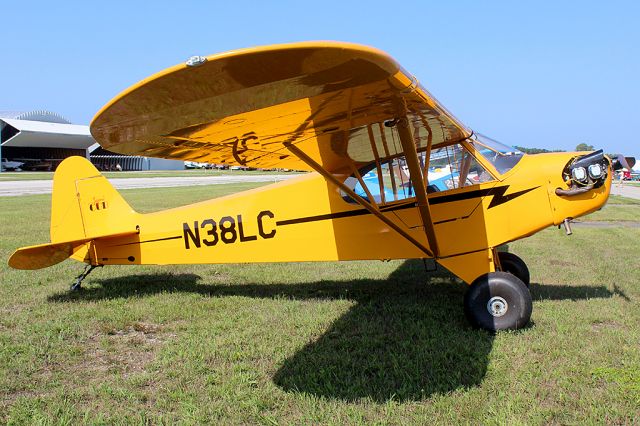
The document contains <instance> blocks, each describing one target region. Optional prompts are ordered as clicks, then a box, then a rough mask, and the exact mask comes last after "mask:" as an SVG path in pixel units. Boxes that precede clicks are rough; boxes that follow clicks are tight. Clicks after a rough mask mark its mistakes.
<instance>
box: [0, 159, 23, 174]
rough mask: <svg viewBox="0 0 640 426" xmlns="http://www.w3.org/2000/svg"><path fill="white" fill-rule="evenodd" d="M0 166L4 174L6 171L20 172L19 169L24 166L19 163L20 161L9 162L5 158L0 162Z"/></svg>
mask: <svg viewBox="0 0 640 426" xmlns="http://www.w3.org/2000/svg"><path fill="white" fill-rule="evenodd" d="M0 164H2V166H0V167H2V171H3V172H4V171H5V170H6V171H12V170H13V171H20V170H21V169H20V167H22V166H23V165H24V163H21V162H20V161H9V160H7V159H6V158H3V159H2V161H1V162H0Z"/></svg>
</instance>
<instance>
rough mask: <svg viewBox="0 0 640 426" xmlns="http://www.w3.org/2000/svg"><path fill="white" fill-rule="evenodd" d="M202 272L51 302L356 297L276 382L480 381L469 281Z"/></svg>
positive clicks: (542, 295) (319, 386) (383, 396)
mask: <svg viewBox="0 0 640 426" xmlns="http://www.w3.org/2000/svg"><path fill="white" fill-rule="evenodd" d="M200 278H201V277H200V276H198V275H195V274H175V275H174V274H158V275H130V276H125V277H121V278H112V279H106V280H92V283H94V284H95V283H97V284H98V286H92V287H89V288H85V289H84V290H83V291H82V292H80V293H60V294H57V295H52V296H51V297H50V298H49V301H51V302H69V301H74V300H82V301H86V300H102V299H113V298H119V297H122V298H128V297H142V296H145V295H152V294H156V293H161V292H169V293H171V292H189V293H199V294H203V295H207V296H214V297H224V296H245V297H255V298H288V299H294V300H307V299H349V300H354V301H356V302H357V304H356V305H355V306H354V307H352V308H351V309H350V310H349V311H348V312H347V313H346V314H344V315H343V316H342V317H340V318H339V319H337V320H336V321H335V322H334V323H333V324H332V325H331V326H330V327H329V328H328V329H327V330H326V332H325V333H324V334H323V335H322V336H321V337H320V338H319V339H317V340H316V341H313V342H310V343H308V344H307V345H305V346H304V347H303V348H301V349H300V350H299V351H298V352H297V353H295V354H294V355H293V356H291V357H289V358H288V359H286V360H285V361H284V363H283V364H282V365H281V367H280V368H279V370H278V371H277V372H276V373H275V375H274V377H273V380H274V382H275V383H276V385H278V386H279V387H281V388H282V389H284V390H286V391H292V392H304V393H309V394H312V395H317V396H322V397H327V398H336V399H341V400H346V401H354V400H357V399H360V398H371V399H372V400H374V401H377V402H384V401H388V400H392V399H393V400H397V401H406V400H419V399H422V398H425V397H428V396H430V395H432V394H443V393H447V392H451V391H455V390H457V389H465V388H471V387H474V386H478V385H479V384H480V383H481V382H482V380H483V378H484V376H485V374H486V370H487V364H488V359H489V353H490V351H491V348H492V343H493V339H494V336H493V335H491V334H490V333H487V332H484V331H481V330H474V329H472V328H471V327H470V326H469V325H468V323H467V322H466V320H465V318H464V315H463V313H462V299H463V294H464V290H465V287H466V286H464V285H462V284H452V283H451V281H454V280H455V279H454V277H453V276H452V275H451V274H450V273H449V272H448V271H446V270H444V269H442V268H439V269H438V271H436V272H430V273H427V272H425V269H424V266H423V264H422V262H420V261H412V260H409V261H406V262H404V263H403V264H402V265H401V266H400V267H399V268H398V269H397V270H396V271H394V272H393V273H392V274H391V275H390V277H389V278H388V279H387V280H368V279H361V280H354V281H319V282H314V283H300V284H242V285H224V284H220V285H209V284H198V281H199V280H200ZM613 294H614V292H611V291H610V290H608V289H607V288H606V287H592V286H562V285H540V284H533V285H532V295H533V298H534V300H540V299H544V300H565V299H569V300H578V299H587V298H597V297H611V296H612V295H613Z"/></svg>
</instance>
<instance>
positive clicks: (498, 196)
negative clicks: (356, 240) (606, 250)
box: [276, 185, 539, 226]
mask: <svg viewBox="0 0 640 426" xmlns="http://www.w3.org/2000/svg"><path fill="white" fill-rule="evenodd" d="M537 188H539V186H536V187H533V188H529V189H525V190H523V191H518V192H514V193H513V194H508V195H505V192H507V190H508V189H509V185H503V186H496V187H493V188H487V189H477V190H474V191H467V192H461V193H457V194H448V195H439V196H431V197H429V205H436V204H443V203H452V202H455V201H464V200H470V199H473V198H482V197H486V196H489V195H491V196H493V199H492V200H491V203H489V207H488V208H489V209H491V208H494V207H496V206H499V205H501V204H504V203H506V202H507V201H511V200H513V199H514V198H517V197H519V196H521V195H524V194H526V193H527V192H529V191H533V190H534V189H537ZM415 206H416V202H415V200H414V201H411V202H409V203H406V204H401V205H394V206H388V207H386V208H384V207H383V208H382V209H380V211H381V212H383V213H385V212H391V211H397V210H404V209H409V208H411V207H415ZM365 214H370V213H369V211H368V210H366V209H358V210H348V211H344V212H338V213H327V214H321V215H318V216H307V217H301V218H297V219H287V220H280V221H277V222H276V225H278V226H284V225H294V224H298V223H307V222H316V221H320V220H329V219H341V218H345V217H354V216H362V215H365ZM451 220H455V219H447V220H443V221H440V222H436V224H438V223H444V222H450V221H451Z"/></svg>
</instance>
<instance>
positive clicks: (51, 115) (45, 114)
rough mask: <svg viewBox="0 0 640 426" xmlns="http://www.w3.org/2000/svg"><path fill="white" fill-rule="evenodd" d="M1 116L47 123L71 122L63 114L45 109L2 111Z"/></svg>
mask: <svg viewBox="0 0 640 426" xmlns="http://www.w3.org/2000/svg"><path fill="white" fill-rule="evenodd" d="M0 118H10V119H15V120H31V121H44V122H46V123H60V124H71V122H70V121H69V120H67V119H66V118H64V117H63V116H62V115H60V114H58V113H55V112H51V111H47V110H44V109H41V110H33V111H0Z"/></svg>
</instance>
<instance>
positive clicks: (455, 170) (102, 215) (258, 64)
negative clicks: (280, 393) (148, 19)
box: [9, 42, 617, 330]
mask: <svg viewBox="0 0 640 426" xmlns="http://www.w3.org/2000/svg"><path fill="white" fill-rule="evenodd" d="M91 132H92V134H93V136H94V137H95V139H96V140H97V141H98V142H100V144H101V145H102V146H103V147H104V148H106V149H108V150H110V151H113V152H118V153H122V154H131V155H144V156H152V157H154V156H155V157H162V158H172V159H181V160H184V161H195V162H206V163H212V164H227V165H230V166H237V167H257V168H285V169H296V170H308V171H312V172H314V173H310V174H306V175H302V176H300V177H298V178H295V179H291V180H288V181H286V182H280V183H277V184H274V185H269V186H265V187H261V188H258V189H254V190H250V191H246V192H243V193H239V194H234V195H230V196H226V197H222V198H218V199H213V200H210V201H206V202H202V203H197V204H193V205H190V206H185V207H180V208H175V209H170V210H166V211H162V212H157V213H151V214H139V213H136V212H135V211H133V210H132V209H131V207H130V206H129V205H128V204H127V203H126V202H125V201H124V199H123V198H122V197H121V196H120V195H119V194H118V193H117V192H116V191H115V190H114V189H113V187H112V186H111V185H110V184H109V182H108V181H107V179H106V178H104V177H103V176H101V175H100V173H99V172H98V171H97V170H96V169H95V168H94V167H93V166H92V165H91V164H90V163H89V162H88V161H86V160H85V159H83V158H79V157H72V158H69V159H67V160H65V161H64V162H63V163H62V164H61V165H60V166H59V167H58V170H57V172H56V174H55V177H54V189H53V201H52V214H51V241H52V242H51V243H50V244H44V245H39V246H33V247H26V248H22V249H20V250H18V251H16V252H15V253H14V254H13V256H12V257H11V259H10V260H9V264H10V265H11V266H12V267H14V268H22V269H35V268H43V267H47V266H50V265H53V264H55V263H58V262H60V261H62V260H64V259H66V258H68V257H71V258H73V259H75V260H78V261H81V262H85V263H86V264H87V265H89V266H90V268H93V267H96V266H102V265H123V264H124V265H140V264H193V263H244V262H293V261H335V260H356V259H406V258H434V259H435V260H436V261H437V262H438V263H440V264H441V265H443V266H444V267H446V268H447V269H449V270H450V271H451V272H452V273H454V274H455V275H457V276H458V277H460V278H461V279H462V280H463V281H465V282H466V283H468V284H469V285H470V286H469V289H468V291H467V294H466V296H465V299H464V309H465V313H466V314H467V317H468V318H469V320H470V321H471V323H472V324H474V325H476V326H478V327H481V328H484V329H487V330H502V329H516V328H520V327H524V326H525V325H526V324H527V323H528V322H529V318H530V316H531V309H532V301H531V295H530V293H529V289H528V285H529V271H528V269H527V266H526V264H525V263H524V262H523V261H522V260H521V259H520V258H519V257H518V256H516V255H515V254H513V253H506V252H500V251H498V249H497V248H498V247H499V246H500V245H502V244H505V243H508V242H510V241H514V240H517V239H519V238H523V237H527V236H529V235H532V234H534V233H535V232H537V231H540V230H542V229H544V228H547V227H549V226H551V225H559V224H562V223H565V224H566V225H567V230H568V231H569V227H568V224H569V222H570V221H571V219H573V218H576V217H578V216H582V215H585V214H588V213H590V212H593V211H595V210H598V209H599V208H601V207H602V206H603V205H604V204H605V202H606V201H607V198H608V196H609V189H610V186H611V177H612V161H611V160H610V159H608V158H607V157H605V156H604V155H603V154H602V151H596V152H593V153H589V154H586V155H585V154H584V153H549V154H540V155H525V154H523V153H521V152H519V151H518V150H516V149H514V148H511V147H507V146H505V145H502V144H500V143H498V142H496V141H494V140H491V139H490V138H487V137H484V136H482V135H480V134H477V133H474V132H473V131H471V130H470V129H468V128H467V127H466V126H464V125H463V124H462V123H461V122H460V121H458V120H457V119H456V118H455V117H454V116H453V115H452V114H451V113H449V112H448V111H447V110H446V109H445V108H444V107H443V106H441V105H440V104H439V103H438V101H437V100H436V99H435V98H434V97H433V96H432V95H431V94H430V93H429V92H427V91H426V90H425V89H424V88H423V87H422V86H421V85H420V84H419V83H418V81H417V80H416V78H415V77H414V76H412V75H411V74H409V73H408V72H407V71H406V70H404V69H403V68H402V67H400V65H398V64H397V63H396V62H395V61H394V60H393V59H392V58H391V57H389V56H388V55H387V54H386V53H384V52H382V51H380V50H377V49H373V48H370V47H365V46H360V45H355V44H347V43H335V42H309V43H296V44H288V45H276V46H267V47H259V48H252V49H245V50H236V51H232V52H228V53H222V54H217V55H212V56H209V57H193V58H191V59H190V60H189V61H188V62H187V63H186V64H183V65H178V66H175V67H173V68H169V69H168V70H165V71H163V72H160V73H159V74H156V75H154V76H152V77H150V78H148V79H146V80H144V81H142V82H141V83H139V84H137V85H135V86H133V87H131V88H130V89H128V90H126V91H125V92H123V93H122V94H120V95H119V96H118V97H116V98H115V99H113V100H112V101H111V102H110V103H109V104H107V105H106V106H105V107H104V108H103V109H102V110H101V111H100V112H99V113H98V114H97V115H96V117H95V118H94V120H93V122H92V124H91ZM616 164H617V163H616ZM616 167H617V166H616ZM90 270H91V269H87V270H86V271H85V273H84V274H82V275H81V276H80V277H79V278H78V280H77V282H76V283H75V285H74V288H79V286H80V282H81V281H82V279H84V277H86V274H88V273H89V271H90Z"/></svg>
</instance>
